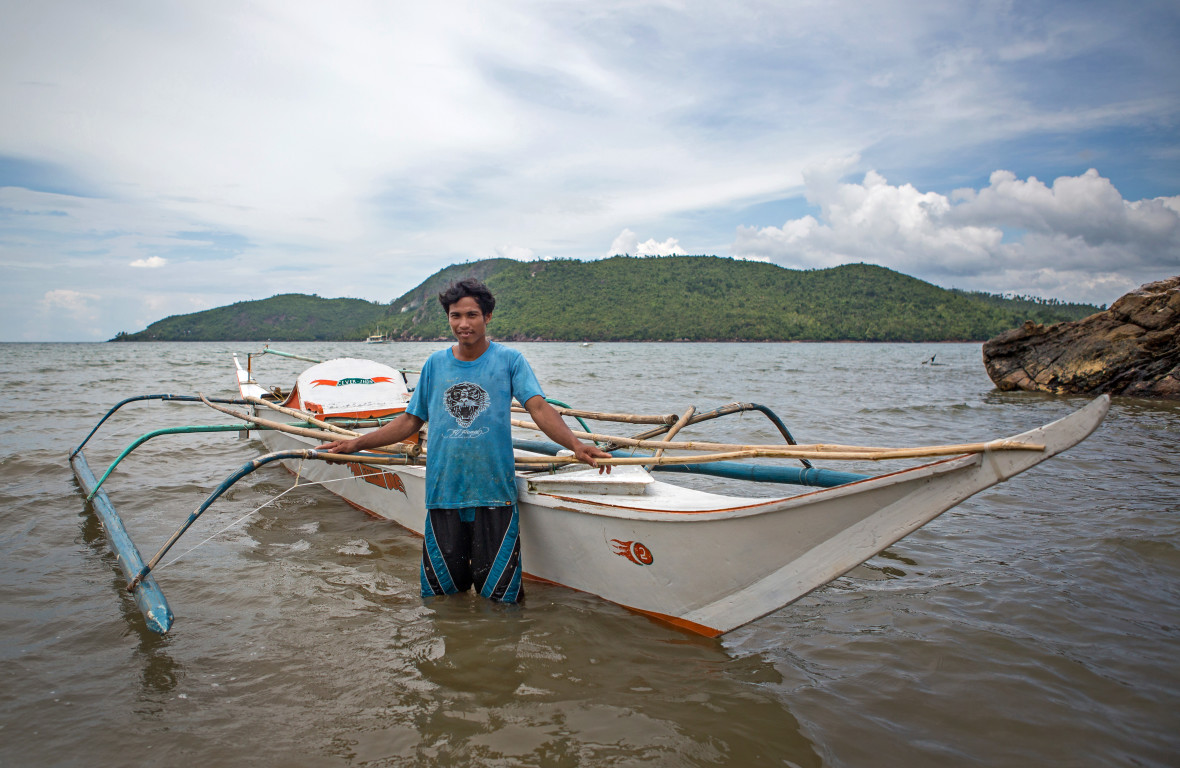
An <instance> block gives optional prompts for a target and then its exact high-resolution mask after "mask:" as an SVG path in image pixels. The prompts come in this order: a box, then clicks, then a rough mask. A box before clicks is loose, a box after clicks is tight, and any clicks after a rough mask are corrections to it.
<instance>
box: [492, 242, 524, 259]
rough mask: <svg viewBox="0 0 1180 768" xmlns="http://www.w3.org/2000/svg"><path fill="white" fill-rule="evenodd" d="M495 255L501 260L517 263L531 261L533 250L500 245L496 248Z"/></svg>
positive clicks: (517, 246) (518, 246)
mask: <svg viewBox="0 0 1180 768" xmlns="http://www.w3.org/2000/svg"><path fill="white" fill-rule="evenodd" d="M496 255H497V256H499V257H500V258H501V259H516V260H517V261H532V260H533V249H532V248H525V247H524V246H520V245H501V246H498V247H497V248H496Z"/></svg>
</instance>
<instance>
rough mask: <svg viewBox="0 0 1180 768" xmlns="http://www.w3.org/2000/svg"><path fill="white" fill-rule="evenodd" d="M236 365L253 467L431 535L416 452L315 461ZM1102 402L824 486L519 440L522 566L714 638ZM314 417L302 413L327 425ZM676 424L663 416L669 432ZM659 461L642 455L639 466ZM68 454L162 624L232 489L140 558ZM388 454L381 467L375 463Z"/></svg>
mask: <svg viewBox="0 0 1180 768" xmlns="http://www.w3.org/2000/svg"><path fill="white" fill-rule="evenodd" d="M280 354H281V353H280ZM235 364H236V366H237V378H238V386H239V391H240V394H241V397H240V398H237V399H234V400H232V401H222V402H223V403H226V404H232V403H237V404H246V403H248V404H250V408H251V412H250V413H247V414H240V415H241V417H242V418H250V419H252V420H254V421H255V423H251V424H246V425H244V426H239V427H238V429H240V430H241V429H251V430H258V433H257V434H258V437H259V438H260V439H261V440H262V442H263V443H264V445H266V447H267V448H268V449H269V450H270V451H271V453H269V454H267V455H266V456H263V457H262V458H260V459H258V460H255V461H254V462H252V463H251V464H250V465H247V468H250V467H254V465H257V466H262V465H263V464H266V463H270V462H272V461H275V462H281V463H282V464H284V465H285V466H286V467H287V468H288V469H289V470H290V471H292V472H295V473H298V474H299V475H300V476H301V478H302V481H313V482H315V481H324V482H330V481H349V480H350V482H330V484H329V485H328V486H327V487H328V488H330V489H332V490H333V492H334V493H336V494H338V495H339V496H341V497H342V498H343V499H344V500H346V501H347V502H348V503H350V504H352V505H354V506H356V507H359V508H361V509H363V510H365V511H366V512H368V513H370V514H372V515H373V516H375V517H379V518H383V519H389V520H393V521H394V522H397V523H398V524H399V525H401V526H403V527H405V528H406V529H408V530H410V531H412V532H414V533H416V534H418V535H421V534H422V530H423V524H424V520H425V508H424V500H425V466H424V462H423V461H421V459H415V458H414V457H413V456H406V455H402V456H391V455H379V454H369V455H356V456H351V457H348V459H349V460H348V461H346V462H330V461H307V459H319V458H326V457H324V456H323V455H318V454H317V453H316V452H315V451H314V450H313V448H314V446H316V445H318V444H320V443H322V442H326V441H327V439H329V438H326V437H325V436H324V435H325V434H328V433H321V434H319V435H316V434H315V433H314V430H313V431H311V433H309V434H294V433H292V432H291V431H288V430H282V429H278V428H269V427H263V426H261V425H260V424H258V423H257V422H258V421H259V420H260V419H261V418H262V416H263V415H264V413H268V412H270V411H271V409H273V407H274V401H275V400H276V398H275V396H274V395H273V394H272V392H271V391H269V390H267V389H264V388H263V387H261V386H259V385H258V384H257V383H256V382H255V380H254V379H253V372H252V371H250V370H249V369H248V368H247V369H243V368H242V367H241V365H240V364H238V363H237V358H236V357H235ZM159 397H163V396H159ZM167 397H175V396H167ZM190 399H191V398H190ZM1109 406H1110V398H1109V397H1107V396H1102V397H1099V398H1097V399H1096V400H1094V401H1092V402H1091V403H1089V404H1088V405H1086V406H1085V407H1083V408H1081V409H1080V410H1078V411H1076V412H1074V413H1072V414H1070V415H1068V416H1066V417H1064V418H1062V419H1059V420H1057V421H1055V422H1053V423H1051V424H1047V425H1045V426H1042V427H1038V428H1036V429H1031V430H1029V431H1027V432H1023V433H1021V434H1018V435H1015V436H1013V437H1011V438H1008V439H1007V440H1005V441H993V442H992V443H987V444H981V447H978V448H977V449H976V450H973V451H971V452H960V453H959V454H958V455H952V456H947V457H941V458H938V459H937V460H935V461H931V462H929V463H925V464H921V465H920V466H915V467H911V468H908V469H902V470H899V471H896V472H889V473H887V474H882V475H878V476H873V477H865V476H859V475H855V474H852V473H835V472H831V471H830V470H822V469H812V468H810V467H808V468H805V469H803V470H794V471H795V473H796V474H795V475H793V477H796V478H802V477H804V476H805V475H804V474H803V473H813V474H812V475H811V477H812V478H821V479H823V480H824V481H825V482H822V483H820V484H823V485H830V486H831V487H822V488H818V489H816V490H811V491H806V492H803V493H799V494H796V495H790V496H781V497H773V498H765V497H753V496H751V497H739V496H731V495H723V494H715V493H708V492H705V491H698V490H693V489H688V488H683V487H681V486H677V485H673V484H670V483H665V482H661V481H659V480H655V479H654V478H653V477H652V476H651V474H650V472H649V469H652V470H657V471H659V470H663V469H669V468H672V467H674V466H677V465H669V466H650V465H648V467H646V468H645V467H643V466H628V467H619V468H618V469H616V470H615V471H614V472H612V474H611V475H599V474H598V473H597V472H596V471H594V470H589V469H577V468H562V467H560V466H558V462H560V461H561V459H560V458H554V457H552V456H546V454H548V453H552V452H556V446H546V445H544V444H538V443H530V442H527V441H521V442H520V443H518V444H517V450H516V452H517V455H518V457H519V459H520V460H522V461H534V462H540V463H541V464H540V466H537V467H535V468H534V467H520V466H518V472H517V489H518V508H519V510H520V517H521V547H522V562H523V564H524V566H525V574H526V577H527V578H531V579H535V580H540V581H545V582H549V583H554V584H559V585H563V586H567V587H570V588H573V589H578V590H581V591H583V592H588V593H591V594H594V595H598V596H600V597H602V598H604V599H606V600H609V601H611V602H614V603H617V604H619V605H622V606H624V607H626V608H629V609H632V610H635V611H637V612H640V613H644V614H647V615H650V616H654V617H657V618H659V619H661V620H663V621H666V622H668V623H670V624H673V625H675V626H678V627H681V628H684V629H687V630H689V631H692V632H694V633H698V634H702V635H706V636H710V637H715V636H718V635H721V634H724V633H725V632H728V631H731V630H733V629H735V628H737V627H739V626H742V625H744V624H746V623H749V622H751V621H754V620H756V619H758V618H760V617H762V616H764V615H766V614H768V613H771V612H773V611H776V610H779V609H781V608H783V607H784V606H786V605H789V604H790V603H792V602H794V601H795V600H798V599H799V598H800V597H802V596H804V595H806V594H807V593H808V592H810V591H812V590H814V589H816V588H818V587H820V586H823V585H824V584H827V583H828V582H830V581H832V580H833V579H835V578H837V577H839V576H840V575H842V574H844V573H847V572H848V571H849V570H851V569H852V568H855V567H856V566H857V565H859V564H861V563H863V562H865V561H866V560H868V559H869V558H871V557H873V556H874V555H876V554H878V553H879V552H881V551H882V550H884V549H885V548H887V547H888V546H890V545H891V544H893V543H895V542H897V541H898V540H900V539H901V538H903V537H905V536H906V535H908V534H910V533H912V532H913V531H915V530H917V529H918V528H920V527H922V526H923V525H925V524H926V523H928V522H930V521H931V520H933V519H934V518H936V517H938V516H939V515H940V514H942V513H943V512H945V511H946V510H948V509H950V508H952V507H954V506H955V505H957V504H959V503H961V502H962V501H963V500H965V499H967V498H969V497H970V496H972V495H974V494H976V493H978V492H980V491H982V490H984V489H985V488H988V487H990V486H992V485H995V484H996V483H1000V482H1003V481H1005V480H1007V479H1009V478H1010V477H1012V476H1014V475H1016V474H1018V473H1020V472H1023V471H1025V470H1027V469H1029V468H1031V467H1033V466H1035V465H1036V464H1039V463H1040V462H1042V461H1045V460H1046V459H1048V458H1050V457H1052V456H1054V455H1056V454H1058V453H1060V452H1062V451H1064V450H1067V449H1068V448H1070V447H1072V446H1074V445H1076V444H1077V443H1079V442H1081V441H1082V440H1084V439H1085V438H1086V437H1087V436H1089V435H1090V434H1091V433H1092V432H1093V431H1094V430H1095V429H1096V428H1097V427H1098V426H1099V424H1100V423H1101V422H1102V420H1103V418H1104V417H1105V415H1106V413H1107V411H1108V409H1109ZM220 409H221V408H219V410H220ZM113 410H114V409H112V412H113ZM231 412H232V411H231ZM109 415H110V414H109V413H108V416H109ZM307 416H308V417H309V418H308V419H307V421H308V424H315V423H316V422H317V421H318V420H316V419H314V418H311V415H310V414H307ZM105 418H106V417H104V420H105ZM672 418H673V419H675V417H672ZM100 424H101V422H100ZM665 424H666V422H665ZM305 426H308V425H305ZM669 427H670V425H667V424H666V426H665V427H664V429H665V431H666V430H667V429H668V428H669ZM96 429H97V427H96ZM303 431H304V432H309V430H306V429H305V430H303ZM657 431H658V430H657ZM784 431H785V428H784ZM91 434H93V432H92V433H91ZM786 434H787V435H788V439H789V433H786ZM87 440H89V437H88V438H87ZM791 442H793V440H791ZM83 445H85V441H84V443H83ZM666 445H674V444H673V443H666ZM989 446H990V447H989ZM789 447H790V446H784V448H789ZM801 448H802V447H801ZM404 453H405V452H404V451H403V454H404ZM411 453H412V451H411ZM803 453H806V451H803ZM819 455H821V456H822V455H824V454H823V453H822V452H821V453H820V454H819ZM829 455H832V454H829ZM337 458H340V457H337ZM661 460H662V459H656V458H655V457H654V456H651V455H648V456H645V457H643V461H644V462H652V461H661ZM723 463H724V462H723ZM729 463H730V464H737V463H736V462H729ZM71 464H72V465H73V466H74V469H75V474H76V475H77V476H78V479H79V483H80V485H81V486H82V488H83V490H84V491H85V492H86V493H87V494H88V496H90V497H91V500H92V502H93V503H94V504H95V510H96V512H97V513H98V514H99V515H100V517H101V518H102V520H103V523H104V526H105V527H106V528H107V530H108V533H109V534H110V539H111V545H112V548H113V549H115V551H116V552H117V553H118V557H119V563H120V566H121V567H122V568H123V571H124V573H125V574H127V576H128V578H129V579H130V580H131V583H130V584H129V588H130V589H131V590H132V591H133V592H134V593H135V595H136V600H137V603H138V604H139V605H140V608H141V611H143V612H144V615H145V617H147V619H148V623H149V628H151V629H153V630H154V631H157V632H166V631H168V628H169V627H170V626H171V622H172V614H171V611H170V609H168V606H167V603H166V602H164V601H163V595H162V594H159V588H158V586H157V585H155V582H154V579H153V578H152V576H151V574H150V566H152V565H154V563H155V562H158V559H159V557H160V555H162V553H163V552H164V551H166V549H167V546H170V545H171V542H172V541H175V539H176V538H177V537H178V536H179V535H180V534H181V533H182V532H183V530H184V529H185V528H187V525H189V524H191V522H192V520H193V519H195V517H196V516H197V515H199V514H200V512H201V511H203V510H204V509H205V508H207V506H208V505H209V504H211V503H212V501H213V500H214V499H215V498H216V497H217V495H219V494H220V492H221V491H222V490H224V488H219V490H218V491H216V492H215V493H214V494H213V495H212V496H211V497H210V498H209V499H208V500H207V501H206V503H205V504H204V505H202V507H201V508H199V509H198V511H197V512H195V513H194V514H193V516H190V520H189V522H188V523H186V525H185V526H184V527H182V529H181V530H180V531H178V532H177V534H175V535H174V536H173V538H172V539H171V540H170V542H169V544H168V545H166V546H165V548H164V549H162V550H161V552H160V553H158V554H157V556H156V557H155V558H153V560H152V561H150V563H149V565H147V566H145V565H144V563H143V560H142V558H141V557H140V556H139V553H138V551H136V549H135V546H134V544H133V543H131V540H130V538H129V537H127V536H126V534H125V532H123V531H122V523H121V521H119V519H118V515H117V513H115V512H114V508H113V506H111V505H110V504H109V499H105V492H104V491H102V489H101V488H100V487H98V484H99V483H98V481H95V480H94V476H93V474H92V473H90V472H89V467H88V466H86V463H85V457H84V456H83V454H82V446H79V447H78V449H76V450H75V451H74V452H73V453H72V454H71ZM379 464H384V466H375V465H379ZM743 466H744V465H743ZM112 468H113V467H112ZM247 468H243V470H240V471H239V473H235V475H240V474H241V473H242V472H243V471H245V470H246V469H247ZM254 468H256V467H254ZM248 471H252V469H249V470H248ZM733 471H737V470H733ZM742 471H744V470H742ZM823 473H829V474H826V475H825V474H823ZM107 474H109V470H108V473H107ZM716 474H724V473H723V472H720V471H719V472H717V473H716ZM104 478H105V476H104ZM235 479H236V478H235ZM227 482H229V481H228V480H227ZM792 482H805V480H801V479H795V480H792ZM222 486H224V487H228V486H227V485H226V484H225V483H223V484H222ZM96 499H103V500H104V501H97V500H96Z"/></svg>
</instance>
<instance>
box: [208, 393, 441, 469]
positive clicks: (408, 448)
mask: <svg viewBox="0 0 1180 768" xmlns="http://www.w3.org/2000/svg"><path fill="white" fill-rule="evenodd" d="M197 397H199V398H200V399H201V402H202V403H204V404H205V405H207V406H209V407H210V408H212V409H213V410H215V411H220V412H222V413H224V414H227V415H229V416H233V417H234V418H235V419H241V420H242V421H248V422H250V423H251V424H257V425H258V426H260V427H266V428H268V429H273V430H276V431H278V432H287V433H290V434H292V435H302V436H303V437H314V438H317V439H319V440H326V441H328V442H331V441H334V440H338V439H340V433H339V432H329V431H327V430H323V429H306V428H304V427H293V426H291V425H290V424H283V423H282V422H278V421H270V420H269V419H260V418H258V417H257V416H250V415H249V414H245V413H242V412H241V411H235V410H234V409H233V408H224V407H222V406H220V405H215V404H213V403H211V402H209V399H208V398H206V397H205V396H204V395H202V394H200V393H197ZM285 410H291V409H285ZM295 413H297V414H298V413H300V412H299V411H295ZM299 418H303V416H302V415H301V416H299ZM338 429H339V428H338ZM344 432H345V433H346V434H351V435H355V434H357V433H355V432H351V431H350V430H344ZM373 450H376V451H384V452H386V453H396V454H405V455H407V456H410V457H416V456H418V455H420V454H421V453H422V448H421V447H420V446H418V445H415V444H412V443H394V444H393V445H383V446H381V447H380V448H374V449H373ZM340 455H342V456H344V455H350V454H340Z"/></svg>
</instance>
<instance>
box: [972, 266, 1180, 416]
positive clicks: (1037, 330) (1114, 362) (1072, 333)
mask: <svg viewBox="0 0 1180 768" xmlns="http://www.w3.org/2000/svg"><path fill="white" fill-rule="evenodd" d="M983 364H984V365H985V366H986V367H987V375H988V376H990V377H991V379H992V381H993V382H995V384H996V386H997V387H999V388H1000V389H1003V390H1012V389H1024V390H1030V391H1038V392H1052V393H1054V394H1059V395H1065V394H1099V393H1103V392H1107V393H1109V394H1112V395H1125V396H1128V397H1161V398H1170V399H1180V275H1177V276H1176V277H1171V278H1168V279H1167V280H1160V281H1159V282H1155V283H1148V284H1146V285H1143V286H1141V287H1140V288H1139V289H1138V290H1135V291H1131V292H1130V293H1128V294H1127V295H1126V296H1123V297H1122V298H1121V299H1119V300H1118V301H1116V302H1115V303H1114V304H1113V305H1112V306H1111V308H1110V309H1108V310H1106V311H1105V312H1099V313H1097V314H1094V315H1091V316H1090V317H1087V318H1085V319H1084V320H1076V321H1073V322H1068V323H1058V324H1057V325H1050V326H1044V325H1036V324H1035V323H1032V322H1028V323H1025V324H1024V325H1023V326H1021V327H1020V328H1016V329H1015V330H1011V331H1008V332H1006V333H1002V334H1000V335H999V336H997V337H995V338H994V339H992V340H991V341H989V342H987V343H986V344H984V345H983Z"/></svg>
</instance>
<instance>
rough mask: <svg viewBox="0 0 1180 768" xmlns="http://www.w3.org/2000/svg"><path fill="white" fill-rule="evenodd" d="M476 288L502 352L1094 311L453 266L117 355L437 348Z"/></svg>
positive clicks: (281, 300) (708, 263)
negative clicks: (412, 343) (464, 281)
mask: <svg viewBox="0 0 1180 768" xmlns="http://www.w3.org/2000/svg"><path fill="white" fill-rule="evenodd" d="M467 276H471V277H477V278H479V279H481V280H483V281H484V282H486V283H487V284H488V287H489V288H491V290H492V292H493V293H494V294H495V295H496V300H497V308H496V311H495V315H494V318H493V320H492V324H491V326H490V333H491V335H492V336H493V337H494V338H497V339H504V340H516V341H521V340H529V339H551V340H563V341H610V340H617V341H671V340H687V341H706V340H725V341H729V340H733V341H950V340H972V341H982V340H984V339H989V338H991V337H993V336H995V335H997V334H999V333H1001V332H1003V331H1006V330H1008V329H1010V328H1015V327H1017V326H1019V325H1021V324H1022V323H1024V322H1025V321H1026V320H1033V321H1035V322H1038V323H1055V322H1059V321H1062V320H1075V319H1078V318H1081V317H1085V316H1086V315H1089V314H1091V313H1093V312H1096V311H1098V309H1099V308H1098V307H1094V306H1089V305H1081V304H1063V303H1060V302H1055V301H1042V300H1035V299H1024V298H1017V299H1009V298H1003V297H1000V296H994V295H991V294H984V293H967V292H964V291H956V290H946V289H944V288H939V287H937V286H934V285H931V284H930V283H926V282H923V281H921V280H918V279H916V278H913V277H909V276H907V275H903V274H901V273H899V272H894V271H893V270H890V269H886V268H884V267H875V266H870V265H867V264H848V265H845V266H841V267H834V268H832V269H816V270H791V269H784V268H782V267H779V266H775V265H773V264H767V263H763V262H756V261H739V260H734V259H724V258H718V257H715V256H665V257H648V258H633V257H629V256H615V257H613V258H609V259H603V260H601V261H586V262H583V261H573V260H555V261H535V262H531V263H525V262H520V261H513V260H512V259H488V260H486V261H477V262H471V263H467V264H453V265H451V266H449V267H447V268H445V269H443V270H440V271H439V272H437V273H435V274H434V275H432V276H431V277H429V278H428V279H427V280H425V281H424V282H423V283H422V284H421V285H419V286H418V287H416V288H414V289H413V290H412V291H410V292H409V293H407V294H405V295H404V296H401V297H400V298H398V299H396V300H395V301H393V302H392V303H391V304H389V305H384V304H374V303H371V302H368V301H361V300H360V299H321V298H319V297H317V296H304V295H301V294H285V295H282V296H273V297H271V298H269V299H264V300H262V301H243V302H239V303H237V304H233V305H231V306H228V307H221V308H219V309H211V310H208V311H205V312H197V313H195V314H191V315H176V316H173V317H169V318H166V319H164V320H160V321H159V322H156V323H152V324H151V325H150V326H148V328H147V329H146V330H144V331H140V332H139V333H134V334H120V335H119V336H118V337H117V340H126V341H152V340H158V341H186V340H191V341H238V340H261V339H273V340H275V341H284V340H285V341H302V340H349V339H353V340H359V339H363V338H364V337H365V336H366V335H367V334H370V333H373V332H375V331H376V330H380V331H381V332H383V333H388V334H391V335H392V336H394V337H395V338H400V339H407V340H409V339H447V338H450V329H449V328H448V327H447V323H446V318H445V316H444V315H443V311H442V308H441V307H440V306H439V304H438V299H437V296H438V293H439V291H441V290H442V289H443V288H444V287H445V286H446V285H447V284H448V283H450V282H451V281H453V280H457V279H459V278H462V277H467Z"/></svg>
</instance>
